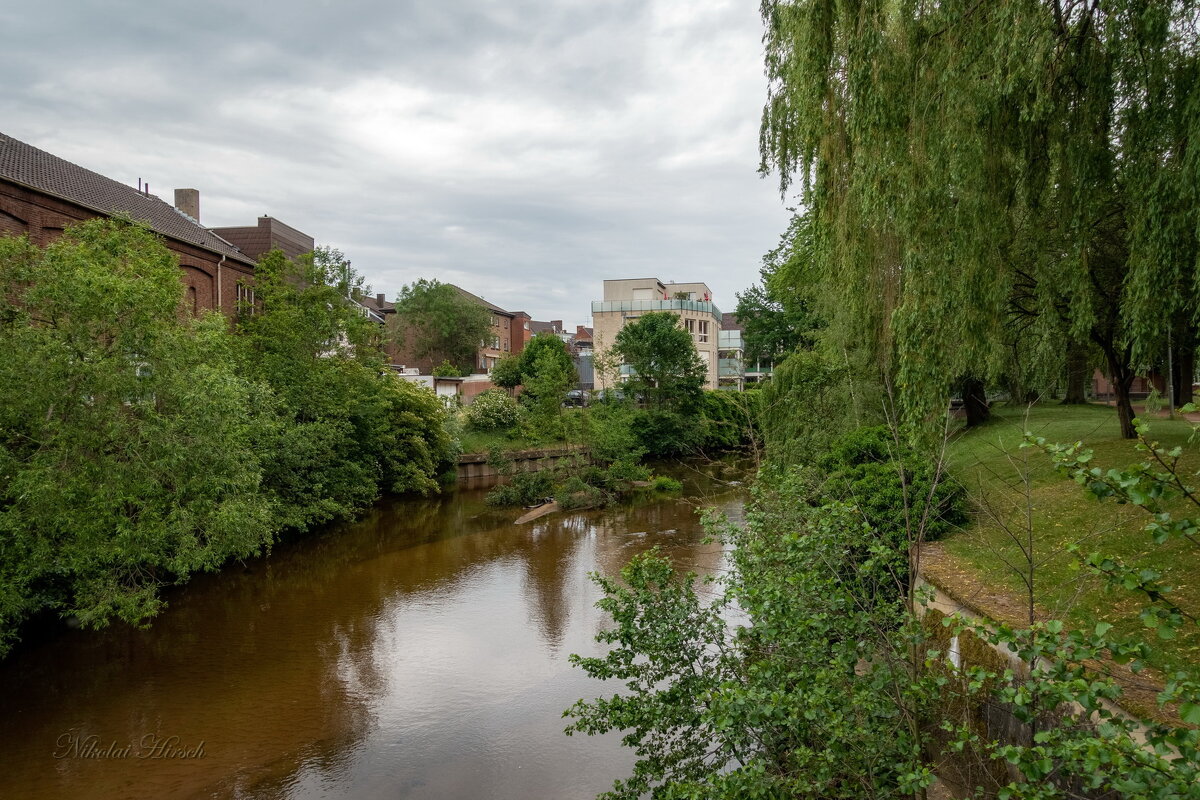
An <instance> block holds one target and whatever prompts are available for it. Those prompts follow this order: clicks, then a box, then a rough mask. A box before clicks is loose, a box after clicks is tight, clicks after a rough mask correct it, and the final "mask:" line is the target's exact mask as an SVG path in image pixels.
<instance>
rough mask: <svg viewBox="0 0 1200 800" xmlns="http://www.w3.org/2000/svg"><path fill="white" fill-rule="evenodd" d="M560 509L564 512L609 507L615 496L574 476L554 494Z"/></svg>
mask: <svg viewBox="0 0 1200 800" xmlns="http://www.w3.org/2000/svg"><path fill="white" fill-rule="evenodd" d="M554 499H555V500H556V501H558V507H559V508H561V509H562V510H564V511H569V510H571V509H573V508H599V507H601V506H605V505H608V504H609V503H611V502H612V500H613V495H612V494H611V493H610V492H607V491H605V490H604V489H602V488H600V487H599V486H594V485H592V484H589V483H585V482H584V481H583V480H582V479H581V478H579V477H575V476H572V477H571V478H568V479H567V481H566V483H564V484H563V485H562V486H560V487H559V489H558V491H557V492H555V493H554Z"/></svg>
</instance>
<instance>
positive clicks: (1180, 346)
mask: <svg viewBox="0 0 1200 800" xmlns="http://www.w3.org/2000/svg"><path fill="white" fill-rule="evenodd" d="M1174 344H1175V353H1174V356H1175V358H1174V359H1173V367H1174V374H1173V375H1172V376H1171V377H1172V381H1171V382H1172V384H1174V387H1175V396H1174V397H1172V398H1171V405H1172V406H1174V407H1175V408H1179V407H1180V406H1182V405H1185V404H1187V403H1190V402H1192V399H1193V398H1192V377H1193V376H1194V375H1195V374H1196V332H1195V330H1192V329H1190V328H1189V329H1187V330H1185V331H1182V332H1180V333H1179V334H1178V335H1177V336H1176V338H1175V343H1174Z"/></svg>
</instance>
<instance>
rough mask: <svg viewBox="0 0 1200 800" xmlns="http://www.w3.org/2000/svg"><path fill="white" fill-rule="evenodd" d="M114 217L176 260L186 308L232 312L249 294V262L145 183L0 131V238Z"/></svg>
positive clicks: (50, 232)
mask: <svg viewBox="0 0 1200 800" xmlns="http://www.w3.org/2000/svg"><path fill="white" fill-rule="evenodd" d="M196 197H197V202H196V207H195V211H196V214H197V215H198V214H199V199H198V194H197V196H196ZM117 215H124V216H128V217H130V218H131V219H135V220H138V221H140V222H144V223H146V225H148V226H149V227H150V228H151V229H152V230H153V231H155V232H156V233H158V234H159V235H161V236H162V237H163V240H164V243H165V244H166V246H167V247H168V248H170V249H171V251H172V252H174V253H175V254H176V255H177V256H178V257H179V266H180V268H181V269H182V271H183V283H184V286H185V287H186V289H185V292H186V294H185V303H186V304H187V307H188V308H189V309H190V310H192V311H193V312H199V311H203V310H207V309H217V310H220V311H223V312H225V313H227V314H233V313H234V312H235V311H236V309H237V304H238V301H239V299H246V298H247V297H248V296H250V292H251V290H250V288H249V287H250V286H251V285H252V284H253V279H254V259H253V258H251V257H250V256H249V255H247V254H246V253H244V252H243V251H241V250H240V249H238V248H237V247H236V246H234V245H233V244H231V243H229V242H228V241H226V240H225V239H223V238H221V237H220V236H218V235H216V234H215V233H213V232H212V231H210V230H208V229H207V228H205V227H204V226H202V225H201V224H200V222H199V219H198V218H197V216H192V215H189V214H187V213H184V212H182V211H180V210H179V209H177V208H175V207H174V206H172V205H171V204H169V203H166V202H164V201H163V200H161V199H159V198H158V197H156V196H154V195H152V194H150V192H149V187H148V186H147V187H146V188H145V189H143V190H138V189H135V188H134V187H132V186H126V185H125V184H123V183H118V182H117V181H114V180H112V179H110V178H106V177H104V176H103V175H99V174H97V173H95V172H92V171H91V170H88V169H84V168H83V167H81V166H78V165H77V164H72V163H71V162H69V161H65V160H63V159H61V158H59V157H57V156H54V155H51V154H50V153H47V152H46V151H44V150H39V149H38V148H36V147H33V146H32V145H29V144H26V143H24V142H21V141H18V140H16V139H13V138H12V137H10V136H5V135H4V134H2V133H0V236H3V235H16V236H19V235H22V234H28V236H29V239H30V241H31V242H33V243H34V244H36V245H38V246H42V247H44V246H46V245H47V244H49V243H50V242H53V241H54V240H55V239H56V238H57V237H58V236H59V235H61V234H62V231H63V228H65V227H67V226H68V225H71V224H73V223H76V222H81V221H83V220H86V219H91V218H94V217H106V216H117Z"/></svg>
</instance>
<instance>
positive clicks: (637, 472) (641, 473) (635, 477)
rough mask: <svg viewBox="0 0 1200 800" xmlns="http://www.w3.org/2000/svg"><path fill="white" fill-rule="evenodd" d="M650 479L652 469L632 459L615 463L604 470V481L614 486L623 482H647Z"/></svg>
mask: <svg viewBox="0 0 1200 800" xmlns="http://www.w3.org/2000/svg"><path fill="white" fill-rule="evenodd" d="M649 479H650V468H649V467H645V466H642V465H641V464H639V463H637V462H636V461H633V460H631V459H621V460H620V461H614V462H613V463H611V464H609V465H608V468H607V469H605V470H604V474H603V478H602V480H603V481H604V482H605V483H606V484H608V485H612V484H614V483H619V482H622V481H645V480H649Z"/></svg>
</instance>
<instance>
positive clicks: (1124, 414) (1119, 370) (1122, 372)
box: [1104, 350, 1137, 439]
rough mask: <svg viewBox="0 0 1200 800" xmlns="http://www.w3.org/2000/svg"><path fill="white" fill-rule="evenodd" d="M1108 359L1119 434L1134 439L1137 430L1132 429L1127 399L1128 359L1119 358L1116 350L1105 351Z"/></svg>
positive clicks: (1130, 376)
mask: <svg viewBox="0 0 1200 800" xmlns="http://www.w3.org/2000/svg"><path fill="white" fill-rule="evenodd" d="M1104 355H1105V358H1106V359H1107V360H1108V380H1109V382H1110V383H1112V386H1113V395H1114V396H1115V398H1116V403H1117V419H1118V420H1119V421H1120V423H1121V436H1122V437H1123V438H1125V439H1136V438H1137V431H1135V430H1134V429H1133V403H1132V402H1131V401H1130V399H1129V387H1131V386H1133V378H1134V374H1133V369H1132V368H1131V367H1130V366H1129V360H1128V359H1125V358H1119V357H1118V356H1117V353H1116V350H1108V351H1107V352H1105V354H1104Z"/></svg>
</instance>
